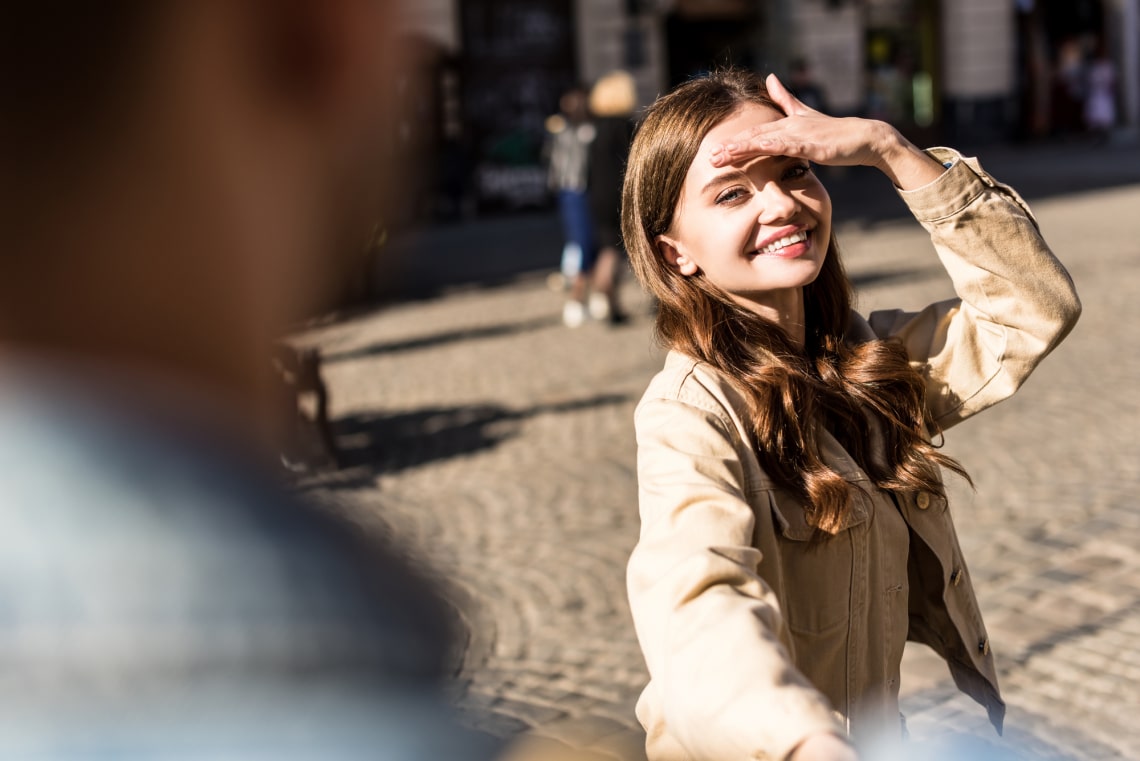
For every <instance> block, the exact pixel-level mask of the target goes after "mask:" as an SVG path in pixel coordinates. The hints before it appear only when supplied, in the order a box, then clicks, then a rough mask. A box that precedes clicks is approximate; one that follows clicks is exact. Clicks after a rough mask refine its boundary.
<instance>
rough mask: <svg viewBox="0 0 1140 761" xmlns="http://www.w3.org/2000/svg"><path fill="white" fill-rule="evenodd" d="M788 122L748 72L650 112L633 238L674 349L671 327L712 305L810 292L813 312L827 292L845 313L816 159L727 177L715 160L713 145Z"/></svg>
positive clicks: (625, 227) (772, 162)
mask: <svg viewBox="0 0 1140 761" xmlns="http://www.w3.org/2000/svg"><path fill="white" fill-rule="evenodd" d="M782 115H783V112H782V111H781V110H780V108H779V107H778V106H777V105H776V104H775V103H774V102H773V101H772V100H771V98H770V97H769V96H768V93H767V91H766V90H765V88H764V84H763V80H762V79H761V78H760V77H759V76H757V75H754V74H751V73H747V72H741V71H728V72H720V73H715V74H712V75H710V76H708V77H704V78H701V79H695V80H692V81H690V82H687V83H686V84H684V85H681V86H680V87H678V88H677V89H676V90H674V91H673V92H672V93H670V94H668V95H666V96H664V97H663V98H661V99H660V100H658V101H657V102H656V103H655V104H654V105H653V106H651V107H650V108H649V110H648V112H647V114H646V117H645V120H644V121H643V123H642V125H641V127H640V129H639V130H638V133H637V135H636V137H635V138H634V141H633V145H632V147H631V149H630V156H629V163H628V165H627V169H626V175H625V186H624V189H623V203H622V232H623V237H624V240H625V242H626V246H627V249H628V250H629V253H630V259H631V262H632V264H633V268H634V271H635V272H636V273H637V275H638V278H639V279H640V280H641V281H642V283H643V284H644V285H645V286H646V287H647V288H648V289H649V290H651V291H652V292H653V293H654V295H656V296H657V298H658V299H659V300H660V301H661V304H662V310H661V311H660V312H659V320H658V327H659V329H661V330H662V332H663V335H664V337H665V338H666V340H667V342H668V341H669V340H670V336H671V335H672V334H673V332H674V331H673V330H672V329H671V328H670V327H669V325H670V324H671V323H672V322H674V321H678V320H679V321H689V315H691V314H693V313H694V312H698V311H707V308H708V305H709V303H710V302H718V303H721V304H732V305H735V306H743V307H744V308H746V309H749V310H751V311H754V312H756V311H757V308H758V307H762V306H763V305H764V304H765V303H766V302H767V301H768V300H770V298H769V297H773V295H774V294H779V293H780V292H787V291H795V290H799V289H804V288H807V290H805V292H804V296H805V299H806V300H807V301H808V304H807V310H808V312H809V315H810V313H811V311H812V304H811V302H812V301H813V299H814V301H815V302H817V305H818V302H820V301H821V299H820V298H819V294H818V292H819V291H821V290H822V291H823V292H824V293H826V294H829V295H828V296H827V297H826V298H824V299H822V300H823V301H826V302H829V303H830V302H834V305H835V306H836V307H839V308H842V309H845V308H846V303H842V304H841V302H842V299H841V298H840V297H839V296H838V295H837V294H836V293H835V290H836V289H837V288H838V289H839V290H844V289H845V288H846V277H845V276H844V275H843V272H842V268H841V265H840V262H839V260H838V255H837V252H836V249H835V246H834V242H833V240H832V237H831V202H830V199H829V198H828V196H827V193H826V191H825V190H824V189H823V186H822V185H820V183H819V181H818V180H817V179H816V178H815V176H814V174H812V172H811V170H810V167H809V166H808V165H807V164H806V162H803V161H800V160H796V159H789V158H787V157H761V158H758V159H755V160H752V161H750V162H747V163H746V164H742V165H734V166H730V167H720V168H716V167H713V166H712V164H711V163H709V160H708V159H709V156H710V155H711V150H712V147H713V145H714V144H717V143H720V142H723V141H727V140H728V139H730V138H731V137H732V136H733V135H735V134H736V133H737V132H739V131H740V130H743V129H745V128H747V127H748V126H750V125H753V124H757V123H763V122H767V121H772V120H774V119H777V118H780V117H781V116H782ZM788 236H793V237H794V238H803V240H796V241H795V242H792V243H790V244H788ZM805 236H806V237H805ZM781 242H782V243H783V245H781ZM813 285H815V286H817V287H815V288H811V286H813ZM827 311H828V312H834V311H835V310H832V309H828V310H827ZM762 312H763V310H762V309H761V310H760V313H762ZM834 316H835V315H834V314H832V315H829V317H834ZM845 317H846V315H845V313H844V314H842V315H839V319H845ZM829 321H831V320H829Z"/></svg>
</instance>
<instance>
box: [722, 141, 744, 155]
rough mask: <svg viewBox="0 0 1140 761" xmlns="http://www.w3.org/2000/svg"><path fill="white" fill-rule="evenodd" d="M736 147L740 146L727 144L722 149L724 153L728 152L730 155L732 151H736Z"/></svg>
mask: <svg viewBox="0 0 1140 761" xmlns="http://www.w3.org/2000/svg"><path fill="white" fill-rule="evenodd" d="M738 147H740V146H738V145H737V144H736V143H729V144H728V145H726V146H724V149H725V150H726V151H728V152H729V153H732V152H733V151H735V150H736V149H737V148H738Z"/></svg>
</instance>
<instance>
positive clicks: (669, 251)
mask: <svg viewBox="0 0 1140 761" xmlns="http://www.w3.org/2000/svg"><path fill="white" fill-rule="evenodd" d="M654 242H655V243H656V244H657V250H658V251H660V252H661V255H662V256H664V257H665V261H666V262H668V263H669V266H670V267H672V268H673V269H674V270H676V271H677V272H678V273H680V274H682V275H684V276H685V277H691V276H692V275H695V274H697V272H698V271H699V270H700V267H698V266H697V263H696V262H694V261H693V260H692V259H690V258H689V257H687V256H686V255H685V254H683V253H681V250H680V248H679V247H678V246H677V242H676V241H675V240H673V239H672V238H668V237H666V236H664V235H658V236H657V238H656V240H655V241H654Z"/></svg>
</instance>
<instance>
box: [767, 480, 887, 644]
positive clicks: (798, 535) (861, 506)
mask: <svg viewBox="0 0 1140 761" xmlns="http://www.w3.org/2000/svg"><path fill="white" fill-rule="evenodd" d="M868 486H869V484H868ZM768 499H769V507H770V509H771V511H772V520H773V523H774V525H775V528H776V532H777V536H776V545H777V550H778V557H777V558H775V561H776V563H777V564H778V565H779V577H780V579H781V581H782V584H781V586H782V587H783V589H782V590H781V595H780V599H781V601H782V604H783V606H784V617H785V619H786V620H787V622H788V628H789V629H791V630H792V631H794V632H799V633H816V634H818V633H824V632H827V631H829V630H832V629H835V628H837V627H839V626H841V625H842V626H845V625H846V624H847V622H848V620H849V619H850V616H851V601H852V597H853V594H854V589H853V587H852V585H853V584H855V583H857V580H858V579H859V578H860V574H857V573H856V572H855V571H856V569H855V561H856V557H857V556H858V553H857V552H856V543H857V542H864V541H866V539H865V537H864V535H863V531H862V529H860V528H859V527H860V526H862V524H864V523H866V522H867V520H868V518H869V515H870V505H869V500H868V499H867V497H866V495H865V494H864V493H863V492H861V491H859V489H857V488H853V490H852V510H851V513H850V514H849V515H848V517H847V518H846V519H845V521H844V522H843V525H842V527H841V529H840V530H839V531H838V532H837V533H836V534H835V535H833V536H825V537H824V538H822V539H819V540H816V541H812V540H813V538H814V537H815V536H816V530H815V528H814V527H813V526H812V525H811V524H810V523H808V520H807V513H806V512H805V511H804V507H803V503H802V502H801V501H800V500H799V499H798V498H797V497H795V496H794V495H792V494H790V493H788V492H786V491H783V490H780V489H773V490H771V491H769V492H768Z"/></svg>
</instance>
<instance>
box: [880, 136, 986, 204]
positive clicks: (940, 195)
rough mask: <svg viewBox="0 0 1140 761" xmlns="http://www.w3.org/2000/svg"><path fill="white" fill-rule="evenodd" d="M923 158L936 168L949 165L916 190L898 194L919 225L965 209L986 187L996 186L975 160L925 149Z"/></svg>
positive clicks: (901, 191) (953, 152)
mask: <svg viewBox="0 0 1140 761" xmlns="http://www.w3.org/2000/svg"><path fill="white" fill-rule="evenodd" d="M926 155H928V156H930V157H931V158H933V159H934V160H936V161H938V162H939V163H940V164H943V165H946V164H949V166H948V167H947V169H946V171H945V172H943V173H942V176H941V177H939V178H938V179H937V180H933V181H932V182H928V183H927V184H925V185H923V186H922V187H920V188H915V189H914V190H899V191H898V194H899V196H900V197H901V198H902V199H903V201H905V202H906V205H907V207H909V208H910V210H911V213H912V214H914V216H915V218H916V219H917V220H918V221H919V222H934V221H937V220H939V219H945V218H946V217H951V216H953V215H955V214H957V213H958V212H960V211H962V210H963V209H964V208H966V207H967V206H969V205H970V203H971V202H972V201H973V200H974V199H975V198H977V197H978V196H980V195H981V194H982V193H984V192H985V191H986V188H987V187H994V186H995V185H996V184H997V183H995V182H994V180H993V178H991V177H990V176H989V175H988V174H986V173H985V171H983V170H982V168H981V166H980V165H979V164H978V162H977V159H971V158H964V157H963V156H962V155H961V154H960V153H958V151H956V150H954V149H952V148H928V149H927V150H926Z"/></svg>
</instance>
